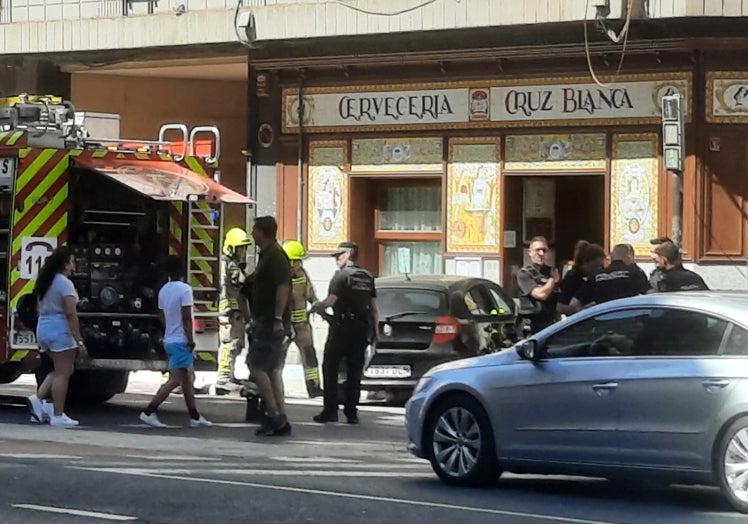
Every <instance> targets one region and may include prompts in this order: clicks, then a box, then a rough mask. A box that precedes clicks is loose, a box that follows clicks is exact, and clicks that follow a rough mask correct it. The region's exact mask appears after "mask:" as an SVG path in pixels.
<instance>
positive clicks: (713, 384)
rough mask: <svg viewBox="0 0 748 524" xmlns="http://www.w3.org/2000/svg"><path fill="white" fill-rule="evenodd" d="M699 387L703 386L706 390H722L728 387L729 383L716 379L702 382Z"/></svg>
mask: <svg viewBox="0 0 748 524" xmlns="http://www.w3.org/2000/svg"><path fill="white" fill-rule="evenodd" d="M701 385H702V386H704V387H705V388H706V389H708V390H712V389H724V388H726V387H727V386H729V385H730V381H729V380H718V379H715V380H705V381H704V382H702V383H701Z"/></svg>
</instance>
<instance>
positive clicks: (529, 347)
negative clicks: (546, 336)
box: [517, 339, 540, 362]
mask: <svg viewBox="0 0 748 524" xmlns="http://www.w3.org/2000/svg"><path fill="white" fill-rule="evenodd" d="M517 353H518V354H519V356H520V357H522V358H524V359H525V360H529V361H531V362H537V361H538V360H539V359H540V354H539V352H538V341H537V340H533V339H529V340H525V341H523V342H521V343H520V344H519V345H518V346H517Z"/></svg>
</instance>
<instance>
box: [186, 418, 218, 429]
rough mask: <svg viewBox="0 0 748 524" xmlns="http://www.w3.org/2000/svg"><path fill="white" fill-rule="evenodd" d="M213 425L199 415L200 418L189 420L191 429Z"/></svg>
mask: <svg viewBox="0 0 748 524" xmlns="http://www.w3.org/2000/svg"><path fill="white" fill-rule="evenodd" d="M212 425H213V423H212V422H211V421H210V420H208V419H206V418H205V417H204V416H202V415H200V418H199V419H197V420H195V419H194V418H191V419H190V427H191V428H202V427H206V428H207V427H209V426H212Z"/></svg>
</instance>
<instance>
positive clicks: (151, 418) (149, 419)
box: [140, 411, 169, 428]
mask: <svg viewBox="0 0 748 524" xmlns="http://www.w3.org/2000/svg"><path fill="white" fill-rule="evenodd" d="M140 420H141V422H145V423H146V424H148V425H149V426H152V427H154V428H167V427H169V426H167V425H166V424H164V423H163V422H161V421H160V420H159V419H158V416H156V414H155V413H151V414H150V415H146V414H145V412H143V411H141V412H140Z"/></svg>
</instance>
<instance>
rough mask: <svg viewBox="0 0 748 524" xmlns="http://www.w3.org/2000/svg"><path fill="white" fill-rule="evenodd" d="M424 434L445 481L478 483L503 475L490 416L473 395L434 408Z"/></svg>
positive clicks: (457, 483) (436, 466) (434, 463)
mask: <svg viewBox="0 0 748 524" xmlns="http://www.w3.org/2000/svg"><path fill="white" fill-rule="evenodd" d="M425 437H426V444H427V447H426V449H427V450H428V453H429V459H430V461H431V467H432V468H433V469H434V472H435V473H436V474H437V475H438V476H439V478H440V479H442V480H443V481H444V482H447V483H448V484H456V485H460V486H477V485H482V484H486V483H488V482H490V481H493V480H496V479H498V477H499V476H500V475H501V472H500V471H499V465H498V461H497V459H496V450H495V447H494V438H493V431H492V430H491V424H490V423H489V420H488V415H486V412H485V410H484V409H483V406H481V405H480V403H479V402H478V401H477V400H475V399H474V398H473V397H471V396H468V395H458V396H453V397H449V398H447V399H445V400H444V401H442V402H440V403H439V405H437V406H436V407H435V408H434V409H433V410H432V411H431V415H430V416H429V418H428V422H427V424H426V433H425Z"/></svg>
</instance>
